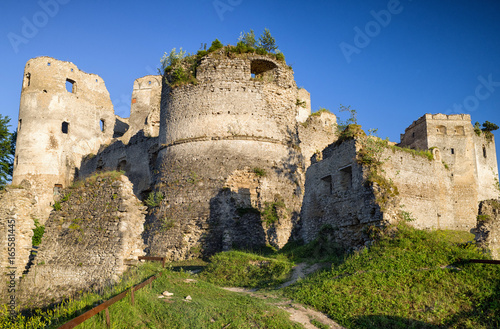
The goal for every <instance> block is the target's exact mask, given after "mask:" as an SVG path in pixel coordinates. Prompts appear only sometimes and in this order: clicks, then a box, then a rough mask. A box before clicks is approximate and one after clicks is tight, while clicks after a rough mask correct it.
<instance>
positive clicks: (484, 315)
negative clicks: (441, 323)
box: [446, 264, 500, 328]
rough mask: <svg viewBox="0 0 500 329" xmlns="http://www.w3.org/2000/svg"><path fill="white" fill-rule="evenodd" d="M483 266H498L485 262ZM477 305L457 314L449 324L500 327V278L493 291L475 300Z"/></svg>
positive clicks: (452, 325)
mask: <svg viewBox="0 0 500 329" xmlns="http://www.w3.org/2000/svg"><path fill="white" fill-rule="evenodd" d="M482 266H498V267H499V268H500V265H491V264H485V265H482ZM474 304H475V305H476V307H474V308H473V309H471V310H469V311H463V312H459V313H457V314H455V315H454V316H453V317H451V319H450V320H449V321H447V322H446V324H447V326H449V327H452V328H470V323H473V324H474V326H478V325H480V326H482V328H500V279H499V280H498V281H497V283H496V286H495V289H493V293H492V294H490V295H489V296H486V297H485V298H482V299H478V300H475V301H474Z"/></svg>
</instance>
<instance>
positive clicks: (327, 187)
mask: <svg viewBox="0 0 500 329" xmlns="http://www.w3.org/2000/svg"><path fill="white" fill-rule="evenodd" d="M321 181H322V183H323V187H324V191H325V193H326V192H327V191H328V193H329V194H332V193H333V186H332V176H330V175H328V176H325V177H323V178H321Z"/></svg>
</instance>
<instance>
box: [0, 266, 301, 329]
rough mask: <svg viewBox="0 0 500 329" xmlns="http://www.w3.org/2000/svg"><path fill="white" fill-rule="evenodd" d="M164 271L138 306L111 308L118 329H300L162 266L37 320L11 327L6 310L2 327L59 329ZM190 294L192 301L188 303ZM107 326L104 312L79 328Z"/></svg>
mask: <svg viewBox="0 0 500 329" xmlns="http://www.w3.org/2000/svg"><path fill="white" fill-rule="evenodd" d="M196 264H197V265H200V264H199V263H196ZM159 271H163V275H162V276H161V277H160V278H158V279H157V280H155V281H154V282H153V284H152V288H149V287H146V288H143V289H141V290H139V291H138V292H136V293H135V305H134V306H132V305H131V303H130V297H129V296H127V297H125V298H124V299H122V300H121V301H119V302H117V303H115V304H114V305H112V306H111V307H110V309H109V310H110V317H111V325H112V328H277V329H278V328H300V326H298V325H296V324H294V323H293V322H291V321H290V320H289V315H288V314H287V313H286V312H285V311H282V310H280V309H278V308H277V307H275V306H271V305H269V304H268V303H266V302H265V301H263V300H260V299H255V298H252V297H249V296H247V295H242V294H238V293H233V292H229V291H226V290H223V289H221V288H219V287H217V286H215V285H213V284H211V283H208V282H205V281H203V280H200V279H198V278H197V277H196V276H192V275H190V274H188V273H186V272H183V271H180V272H176V271H173V270H171V269H170V270H169V269H163V268H161V266H160V265H159V264H158V263H145V264H143V265H141V266H140V267H139V268H138V269H137V270H136V271H134V273H135V274H134V275H129V276H130V278H129V279H126V278H125V279H124V280H122V282H120V284H118V285H117V286H116V287H115V288H114V289H111V290H110V291H106V292H105V293H103V295H102V296H100V295H98V294H96V293H91V294H85V295H84V296H83V297H82V298H81V300H78V301H76V300H72V301H69V302H68V303H64V304H63V305H61V306H60V307H58V308H56V309H53V310H49V311H38V312H34V314H33V317H31V318H25V317H21V316H20V317H18V319H16V321H14V322H10V319H9V318H8V315H7V312H6V309H1V308H0V328H57V327H59V326H60V325H61V324H63V323H65V322H66V321H68V320H70V319H72V318H74V317H76V316H77V315H79V314H81V313H83V311H85V310H87V309H90V308H91V307H92V305H94V304H95V305H97V304H98V303H100V302H102V301H104V300H106V299H108V298H110V297H112V296H113V295H116V294H118V293H120V292H121V291H123V290H125V289H127V288H129V287H131V286H133V285H135V284H137V283H138V282H141V281H143V280H144V279H145V278H147V277H149V276H150V275H152V274H155V273H157V272H159ZM186 279H195V280H196V281H194V282H193V281H191V282H187V281H185V280H186ZM165 290H168V291H169V292H172V293H174V295H173V297H172V298H170V299H169V300H165V299H159V298H158V296H159V295H160V294H161V293H162V292H163V291H165ZM188 295H189V296H191V298H192V300H191V302H186V301H185V298H186V296H188ZM105 327H106V326H105V317H104V312H101V313H100V314H98V315H96V316H94V317H93V318H91V319H90V320H87V321H86V322H84V323H83V324H81V325H80V326H78V328H82V329H84V328H99V329H100V328H105Z"/></svg>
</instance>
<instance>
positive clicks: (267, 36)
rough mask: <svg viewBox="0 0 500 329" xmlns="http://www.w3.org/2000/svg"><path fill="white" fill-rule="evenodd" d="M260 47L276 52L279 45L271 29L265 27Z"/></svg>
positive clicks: (260, 38)
mask: <svg viewBox="0 0 500 329" xmlns="http://www.w3.org/2000/svg"><path fill="white" fill-rule="evenodd" d="M259 48H262V49H264V50H265V51H267V52H269V53H274V52H275V51H276V50H277V49H278V46H276V40H274V38H273V37H272V36H271V32H270V31H269V29H267V28H265V29H264V32H263V33H262V35H261V36H260V37H259Z"/></svg>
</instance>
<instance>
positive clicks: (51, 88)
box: [12, 57, 115, 221]
mask: <svg viewBox="0 0 500 329" xmlns="http://www.w3.org/2000/svg"><path fill="white" fill-rule="evenodd" d="M114 122H115V116H114V112H113V105H112V103H111V101H110V98H109V93H108V91H107V89H106V86H105V85H104V81H103V80H102V79H101V78H100V77H99V76H97V75H95V74H88V73H85V72H82V71H80V70H79V69H78V68H77V67H76V65H74V64H73V63H70V62H63V61H59V60H56V59H54V58H50V57H38V58H33V59H31V60H29V61H28V63H27V64H26V66H25V69H24V79H23V87H22V91H21V103H20V108H19V122H18V127H17V131H18V135H17V145H16V155H15V160H14V173H13V179H12V183H13V184H14V185H19V184H21V183H22V182H23V181H27V182H29V183H30V184H31V186H32V187H33V190H34V191H35V192H36V194H37V199H38V202H37V205H38V207H39V211H40V213H39V217H40V219H41V220H42V221H44V220H45V218H46V217H47V216H48V212H49V211H50V204H51V202H52V201H53V195H54V192H57V189H58V188H60V187H65V186H67V185H69V184H70V183H71V182H72V180H73V179H74V177H75V176H77V175H78V172H77V168H78V167H79V165H80V162H81V158H82V156H83V155H86V154H89V153H97V151H98V149H99V147H100V145H101V144H104V143H106V142H107V141H109V140H110V139H111V137H112V135H113V126H114Z"/></svg>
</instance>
